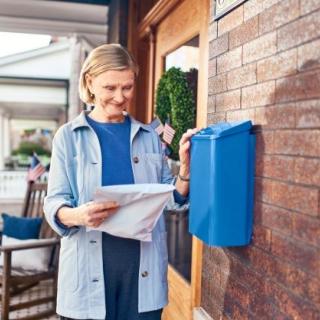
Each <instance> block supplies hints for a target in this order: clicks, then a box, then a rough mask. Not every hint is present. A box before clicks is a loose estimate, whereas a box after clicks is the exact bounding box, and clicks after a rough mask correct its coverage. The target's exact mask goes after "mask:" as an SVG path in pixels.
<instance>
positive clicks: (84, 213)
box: [77, 201, 119, 228]
mask: <svg viewBox="0 0 320 320" xmlns="http://www.w3.org/2000/svg"><path fill="white" fill-rule="evenodd" d="M118 208H119V204H118V203H117V202H115V201H106V202H100V203H96V202H93V201H90V202H87V203H85V204H83V205H81V206H79V207H78V208H77V209H78V210H77V211H78V221H79V223H78V225H82V226H87V227H94V228H97V227H99V226H100V225H101V223H102V222H103V221H104V220H106V219H107V218H108V217H110V216H112V215H113V214H115V213H116V211H117V209H118Z"/></svg>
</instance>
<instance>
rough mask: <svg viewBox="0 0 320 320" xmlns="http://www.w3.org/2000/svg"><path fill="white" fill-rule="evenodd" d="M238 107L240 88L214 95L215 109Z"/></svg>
mask: <svg viewBox="0 0 320 320" xmlns="http://www.w3.org/2000/svg"><path fill="white" fill-rule="evenodd" d="M239 108H240V90H234V91H228V92H225V93H221V94H217V95H216V110H217V111H225V110H234V109H239Z"/></svg>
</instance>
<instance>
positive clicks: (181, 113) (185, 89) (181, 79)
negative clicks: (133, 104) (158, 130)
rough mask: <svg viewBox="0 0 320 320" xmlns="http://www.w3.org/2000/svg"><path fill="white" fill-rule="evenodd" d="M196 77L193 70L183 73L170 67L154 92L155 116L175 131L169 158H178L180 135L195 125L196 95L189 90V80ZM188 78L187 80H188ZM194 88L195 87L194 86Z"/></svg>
mask: <svg viewBox="0 0 320 320" xmlns="http://www.w3.org/2000/svg"><path fill="white" fill-rule="evenodd" d="M194 75H195V76H196V71H195V69H193V70H190V72H188V73H186V72H183V71H182V70H181V69H180V68H175V67H172V68H170V69H169V70H168V71H166V72H165V73H164V74H163V75H162V77H161V79H160V81H159V84H158V87H157V91H156V114H157V116H158V117H159V119H160V120H161V122H162V123H163V124H164V123H165V122H166V121H169V123H170V125H171V126H172V127H173V128H174V130H175V131H176V133H175V136H174V138H173V141H172V143H171V145H170V146H169V148H170V150H171V154H170V158H172V159H174V160H177V159H178V158H179V140H180V139H181V136H182V134H183V133H184V132H185V131H186V130H187V129H189V128H193V127H194V125H195V109H196V108H195V99H196V94H194V93H193V90H192V89H191V88H190V85H189V83H191V82H192V81H190V78H193V79H194V77H193V76H194ZM188 77H189V79H188ZM195 87H196V86H195Z"/></svg>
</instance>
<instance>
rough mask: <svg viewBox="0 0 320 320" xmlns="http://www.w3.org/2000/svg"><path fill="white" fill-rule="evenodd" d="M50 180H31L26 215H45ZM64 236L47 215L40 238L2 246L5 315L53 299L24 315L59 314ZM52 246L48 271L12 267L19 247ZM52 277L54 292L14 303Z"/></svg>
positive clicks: (0, 279)
mask: <svg viewBox="0 0 320 320" xmlns="http://www.w3.org/2000/svg"><path fill="white" fill-rule="evenodd" d="M46 190H47V184H46V183H37V182H29V184H28V188H27V193H26V196H25V200H24V204H23V210H22V216H23V217H43V199H44V197H45V195H46ZM59 244H60V240H59V239H58V238H57V236H56V235H55V233H54V231H53V230H52V229H51V228H50V227H49V225H48V224H47V222H46V221H45V219H44V220H43V223H42V226H41V231H40V239H39V240H38V239H37V240H34V242H32V243H28V244H17V245H6V246H1V247H0V251H1V254H3V255H4V256H3V268H1V269H0V285H1V287H2V288H1V289H2V290H1V317H0V318H1V319H2V320H8V319H10V316H9V315H10V312H11V311H15V310H20V309H25V308H29V307H32V306H35V305H39V304H43V303H48V302H52V308H51V309H50V310H46V311H43V312H41V313H39V314H37V315H32V316H28V317H25V318H23V319H24V320H31V319H32V320H36V319H42V318H44V317H47V316H50V315H53V314H55V303H56V287H57V268H58V267H57V266H58V251H59ZM48 246H50V247H52V248H53V250H52V259H51V263H50V266H49V268H48V271H45V272H39V271H32V270H31V271H30V270H28V271H26V270H21V269H16V268H14V267H12V264H11V258H12V253H13V252H15V251H17V250H26V249H34V248H40V247H48ZM49 279H51V280H52V283H53V288H54V290H53V295H52V296H49V297H45V298H40V299H36V300H32V301H26V302H21V303H16V304H12V302H10V300H11V298H12V297H13V296H15V295H17V294H21V293H22V292H24V291H25V290H28V289H30V288H32V287H33V286H35V285H37V284H39V282H40V281H43V280H49Z"/></svg>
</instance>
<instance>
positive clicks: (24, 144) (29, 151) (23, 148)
mask: <svg viewBox="0 0 320 320" xmlns="http://www.w3.org/2000/svg"><path fill="white" fill-rule="evenodd" d="M34 152H35V153H36V154H37V155H39V156H41V155H47V156H50V155H51V152H50V151H49V150H46V149H45V148H43V147H42V146H41V145H40V144H37V143H34V142H30V141H21V142H20V145H19V148H18V149H15V150H13V151H12V155H18V154H23V155H29V156H32V155H33V153H34Z"/></svg>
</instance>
